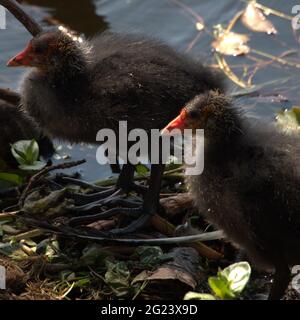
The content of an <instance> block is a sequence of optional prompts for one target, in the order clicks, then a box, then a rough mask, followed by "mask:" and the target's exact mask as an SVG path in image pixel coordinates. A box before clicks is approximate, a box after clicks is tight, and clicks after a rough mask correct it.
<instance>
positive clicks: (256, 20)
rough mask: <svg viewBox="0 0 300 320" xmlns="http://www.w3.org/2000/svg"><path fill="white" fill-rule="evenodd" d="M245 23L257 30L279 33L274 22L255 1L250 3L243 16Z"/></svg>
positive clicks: (249, 27)
mask: <svg viewBox="0 0 300 320" xmlns="http://www.w3.org/2000/svg"><path fill="white" fill-rule="evenodd" d="M242 22H243V24H244V25H245V26H246V27H247V28H248V29H250V30H252V31H255V32H265V33H267V34H277V30H276V28H275V27H274V25H273V23H272V22H271V21H270V20H268V19H267V18H266V16H265V15H264V13H263V11H262V10H261V9H259V8H258V7H257V6H256V3H255V1H252V2H250V3H249V4H248V6H247V8H246V10H245V12H244V14H243V16H242Z"/></svg>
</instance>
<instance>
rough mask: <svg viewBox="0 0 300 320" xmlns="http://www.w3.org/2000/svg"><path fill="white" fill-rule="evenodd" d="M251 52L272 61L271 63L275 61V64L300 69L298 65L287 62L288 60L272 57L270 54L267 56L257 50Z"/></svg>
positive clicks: (299, 64)
mask: <svg viewBox="0 0 300 320" xmlns="http://www.w3.org/2000/svg"><path fill="white" fill-rule="evenodd" d="M251 52H253V53H255V54H257V55H259V56H262V57H265V58H269V59H272V60H273V61H276V62H278V63H281V64H283V65H287V66H290V67H296V68H298V69H300V63H296V62H292V61H288V60H285V59H282V58H280V57H276V56H273V55H272V54H269V53H266V52H263V51H259V50H255V49H251Z"/></svg>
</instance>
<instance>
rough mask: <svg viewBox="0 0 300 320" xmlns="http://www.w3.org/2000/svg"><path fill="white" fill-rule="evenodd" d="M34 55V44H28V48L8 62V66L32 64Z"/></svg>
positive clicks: (27, 65)
mask: <svg viewBox="0 0 300 320" xmlns="http://www.w3.org/2000/svg"><path fill="white" fill-rule="evenodd" d="M32 58H33V55H32V45H31V43H29V44H28V46H27V47H26V49H25V50H24V51H22V52H20V53H19V54H17V55H16V56H15V57H14V58H12V59H10V60H9V61H8V62H7V66H8V67H29V66H31V61H32Z"/></svg>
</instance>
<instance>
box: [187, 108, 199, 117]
mask: <svg viewBox="0 0 300 320" xmlns="http://www.w3.org/2000/svg"><path fill="white" fill-rule="evenodd" d="M199 115H200V114H199V112H198V111H196V110H191V111H190V112H189V116H190V117H191V118H193V119H196V118H198V117H199Z"/></svg>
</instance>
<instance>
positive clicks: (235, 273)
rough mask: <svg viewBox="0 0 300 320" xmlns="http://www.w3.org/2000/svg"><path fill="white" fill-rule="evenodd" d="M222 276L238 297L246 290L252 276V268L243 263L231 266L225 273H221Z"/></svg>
mask: <svg viewBox="0 0 300 320" xmlns="http://www.w3.org/2000/svg"><path fill="white" fill-rule="evenodd" d="M220 274H221V276H222V277H224V278H225V279H226V281H227V282H228V286H229V289H230V291H232V292H233V293H234V295H237V294H240V293H241V292H242V291H243V290H244V288H245V286H246V284H247V283H248V281H249V279H250V275H251V267H250V265H249V263H248V262H246V261H242V262H238V263H234V264H232V265H230V266H229V267H227V268H225V269H224V270H223V271H220Z"/></svg>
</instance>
